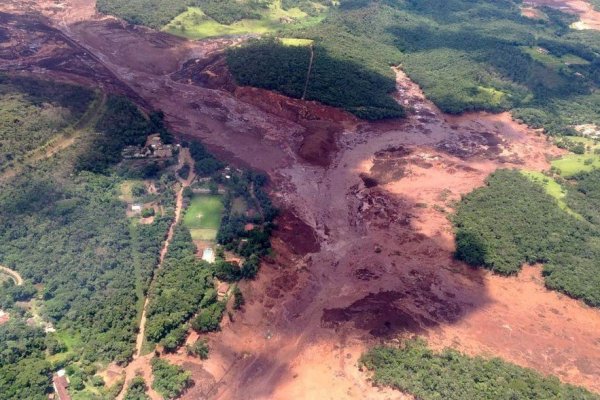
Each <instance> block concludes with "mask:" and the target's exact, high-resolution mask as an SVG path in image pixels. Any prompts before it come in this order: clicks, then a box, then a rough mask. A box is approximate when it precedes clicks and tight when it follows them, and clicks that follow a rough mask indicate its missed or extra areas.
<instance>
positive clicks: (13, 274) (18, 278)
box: [0, 265, 23, 286]
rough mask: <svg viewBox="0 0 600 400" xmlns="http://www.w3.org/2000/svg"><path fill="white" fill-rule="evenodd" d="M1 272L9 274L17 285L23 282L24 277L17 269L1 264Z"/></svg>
mask: <svg viewBox="0 0 600 400" xmlns="http://www.w3.org/2000/svg"><path fill="white" fill-rule="evenodd" d="M0 273H3V274H6V275H8V276H9V277H10V278H11V279H12V280H13V282H14V283H15V285H17V286H21V285H22V284H23V278H22V277H21V274H19V273H18V272H17V271H15V270H12V269H10V268H8V267H3V266H2V265H0Z"/></svg>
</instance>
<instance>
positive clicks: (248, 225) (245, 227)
mask: <svg viewBox="0 0 600 400" xmlns="http://www.w3.org/2000/svg"><path fill="white" fill-rule="evenodd" d="M251 230H254V224H250V223H248V224H246V225H244V231H246V232H250V231H251Z"/></svg>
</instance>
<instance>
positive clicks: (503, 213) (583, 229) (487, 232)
mask: <svg viewBox="0 0 600 400" xmlns="http://www.w3.org/2000/svg"><path fill="white" fill-rule="evenodd" d="M572 190H573V191H574V192H578V196H576V197H574V198H572V195H571V194H570V193H569V194H568V196H567V201H566V206H567V207H568V209H572V210H573V211H572V212H565V211H563V210H562V209H561V207H560V206H559V203H557V199H556V197H559V198H560V199H561V200H562V199H564V197H561V196H562V193H560V191H558V192H557V188H556V186H554V185H552V184H550V183H548V184H547V185H546V186H543V185H540V184H538V183H536V182H533V181H532V180H530V178H528V177H526V176H525V175H523V174H522V173H520V172H519V171H509V170H500V171H497V172H496V173H494V174H492V175H491V176H490V177H489V178H488V181H487V185H486V186H485V187H483V188H480V189H476V190H474V191H473V192H471V193H470V194H468V195H467V196H465V197H464V198H463V200H462V201H461V203H460V205H459V206H458V208H457V212H456V215H455V216H454V219H453V222H454V225H455V229H456V245H457V250H456V256H457V258H459V259H461V260H464V261H465V262H467V263H469V264H471V265H480V266H484V267H486V268H489V269H491V270H493V271H495V272H498V273H501V274H515V273H517V272H518V271H519V270H520V269H521V266H522V265H523V264H525V263H529V264H534V263H543V264H544V278H545V281H546V286H548V287H549V288H551V289H556V290H559V291H562V292H565V293H567V294H569V295H571V296H573V297H575V298H580V299H583V300H584V301H586V302H587V303H588V304H591V305H594V306H600V275H599V274H598V265H597V261H598V260H599V259H600V225H598V223H597V222H593V223H592V221H594V220H596V221H597V220H598V217H599V215H598V214H599V213H600V209H598V208H596V209H595V211H594V209H593V208H591V207H586V205H587V204H590V201H591V198H586V197H585V196H586V194H585V193H584V192H582V191H578V189H577V187H575V188H573V189H572ZM549 192H550V193H551V194H549ZM575 213H576V214H579V215H583V216H584V217H585V218H581V217H575V216H574V214H575Z"/></svg>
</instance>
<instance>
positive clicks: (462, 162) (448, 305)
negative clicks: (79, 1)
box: [0, 3, 600, 399]
mask: <svg viewBox="0 0 600 400" xmlns="http://www.w3.org/2000/svg"><path fill="white" fill-rule="evenodd" d="M0 7H1V6H0ZM69 7H70V5H69V3H67V6H66V9H69ZM72 14H73V13H72V12H68V13H63V14H61V13H60V12H55V13H54V14H49V15H50V17H51V18H53V21H55V24H56V25H57V26H60V27H61V29H62V30H63V32H64V33H65V34H67V35H69V37H70V38H71V39H72V40H74V41H76V42H77V43H78V44H79V45H81V46H83V47H84V48H85V49H87V51H88V52H90V53H93V54H94V56H95V58H96V59H97V60H100V62H102V64H103V66H104V67H105V68H107V69H109V70H110V71H111V73H112V74H113V75H115V76H117V77H119V79H121V80H123V81H124V82H125V83H126V84H127V85H128V86H129V87H131V88H132V90H135V91H136V93H137V95H139V96H140V97H142V98H144V99H145V101H146V102H147V103H148V104H150V105H152V106H153V107H155V108H157V109H162V110H164V111H165V113H166V116H167V121H168V122H169V124H170V126H171V127H172V128H173V129H175V130H176V131H177V132H180V133H182V134H185V135H186V136H194V137H197V138H200V139H202V140H203V141H204V143H206V144H207V145H208V146H209V148H210V149H211V150H213V151H215V152H217V153H219V154H220V155H221V156H223V157H224V158H226V159H228V160H229V161H233V162H238V163H240V164H243V165H248V166H251V167H254V168H259V169H262V170H265V171H267V172H268V173H269V175H270V176H271V178H272V182H271V188H272V191H273V194H274V197H275V200H276V202H277V203H278V205H280V206H281V207H282V209H283V210H284V212H283V215H282V217H281V219H280V221H279V222H280V229H279V230H278V231H277V233H276V237H275V238H274V240H273V245H274V247H275V250H276V252H275V254H276V258H275V259H274V260H272V261H271V262H268V263H266V264H265V265H264V266H263V268H262V270H261V273H260V274H259V277H258V279H257V280H255V281H252V282H245V283H243V284H242V289H243V291H244V294H245V297H246V299H247V305H246V306H245V310H244V312H243V313H237V314H236V315H235V317H234V322H229V321H227V320H226V321H225V322H224V325H223V329H222V331H221V332H219V333H216V334H212V335H209V336H208V337H209V338H210V345H211V355H210V359H209V360H208V361H207V362H203V363H199V362H198V361H197V360H192V359H189V358H186V357H185V356H181V355H177V356H173V357H172V360H173V361H175V362H177V363H180V364H182V365H185V366H186V368H190V370H192V371H193V373H194V379H195V381H196V385H195V386H194V387H193V388H191V389H190V390H189V391H188V392H187V393H186V394H185V396H184V398H186V399H199V398H205V397H207V395H210V397H211V398H219V399H289V398H301V399H312V398H318V399H340V398H350V399H364V398H368V399H377V398H401V396H402V395H401V394H398V393H397V392H393V391H387V390H378V389H374V388H372V387H371V386H370V384H369V383H368V382H367V381H366V380H365V376H364V375H362V373H360V371H359V370H358V368H357V359H358V357H359V355H360V354H361V353H362V352H363V351H364V350H365V348H366V347H368V346H370V345H372V344H375V343H378V342H380V341H381V340H388V339H391V338H395V337H398V336H400V337H402V336H409V335H420V336H423V337H426V338H428V339H429V340H430V343H432V344H433V345H434V346H444V345H452V346H454V347H456V348H458V349H460V350H463V351H466V352H468V353H469V354H485V355H497V356H501V357H503V358H504V359H507V360H509V361H512V362H516V363H518V364H520V365H523V366H528V367H532V368H535V369H537V370H538V371H541V372H543V373H548V374H550V373H552V374H556V375H558V376H559V377H560V378H561V379H562V380H564V381H566V382H570V383H575V384H581V385H584V386H586V387H588V388H590V389H592V390H595V391H600V383H599V382H600V379H598V378H600V356H599V355H600V337H599V336H598V332H599V331H600V330H599V329H600V313H599V312H598V310H597V309H590V308H589V307H586V306H584V305H583V304H582V303H580V302H577V301H574V300H571V299H568V298H566V297H564V296H562V295H559V294H557V293H555V292H550V291H547V290H546V289H544V287H543V285H542V283H541V282H540V278H539V275H536V274H538V273H537V272H535V271H537V270H535V269H534V270H533V271H534V272H531V271H532V270H530V269H527V270H526V271H525V273H524V274H522V275H521V276H519V277H512V278H502V277H497V276H493V275H491V274H489V273H488V272H486V271H481V270H473V269H471V268H468V267H467V266H465V265H463V264H462V263H458V262H456V261H454V260H453V258H452V251H453V250H454V238H453V235H452V231H451V225H450V223H449V221H448V218H447V215H446V213H445V212H448V211H451V210H452V204H451V202H452V201H455V200H458V199H459V198H460V196H461V195H462V194H465V193H468V192H470V191H471V190H472V189H473V188H476V187H479V186H481V185H483V183H484V180H485V177H486V176H488V175H489V173H491V172H493V171H494V170H496V169H497V168H526V169H531V170H536V171H540V170H544V169H547V168H549V164H548V161H547V160H548V156H552V155H557V154H559V153H560V150H558V149H556V148H554V147H552V146H551V145H550V144H549V143H548V142H547V141H546V139H545V138H544V137H543V136H542V135H541V134H539V132H536V131H533V130H529V129H527V128H526V127H524V126H521V125H518V124H516V123H515V122H513V121H512V120H511V119H510V116H509V115H508V114H500V115H490V114H485V113H473V114H467V115H464V116H461V117H450V116H446V115H443V114H441V113H440V112H439V111H438V110H437V109H436V108H435V107H434V106H433V105H432V104H431V103H430V102H428V101H427V100H426V99H425V98H424V96H423V95H422V93H421V92H420V90H419V88H418V87H417V86H416V85H414V84H413V83H412V82H410V80H408V79H407V78H406V77H405V76H404V75H403V74H402V73H401V71H397V73H398V96H397V97H398V100H399V101H400V102H402V103H405V104H406V105H408V106H410V107H411V108H412V109H413V110H414V111H413V112H412V113H411V115H410V117H409V118H408V119H407V120H406V121H390V122H381V123H366V122H360V121H356V120H355V119H354V118H353V117H351V116H348V115H345V114H343V113H342V115H340V112H339V111H338V110H332V109H328V108H327V107H322V106H319V105H316V104H313V103H302V102H298V101H294V100H290V99H286V98H283V97H281V96H277V95H274V94H272V93H268V92H266V91H260V90H251V91H246V92H244V96H243V99H242V96H241V93H242V92H241V91H236V92H235V93H234V94H232V93H231V91H226V90H220V89H219V88H210V87H202V86H200V84H198V85H195V84H193V79H191V78H193V77H190V79H189V80H185V79H177V80H174V79H172V78H173V77H174V75H173V74H174V73H175V72H177V71H178V70H179V68H180V67H181V66H182V65H183V63H184V62H185V61H187V60H188V59H189V58H196V57H197V58H204V57H208V56H210V55H212V54H214V52H215V51H218V49H219V48H220V47H221V46H223V44H224V43H223V42H219V41H204V42H181V41H178V40H171V39H168V38H164V36H163V35H159V34H152V33H150V32H148V31H146V30H136V29H130V28H127V27H124V26H122V25H119V24H115V23H114V22H110V21H99V20H96V19H93V18H91V19H89V20H86V21H83V22H79V21H82V20H85V18H81V17H78V18H77V19H76V20H75V21H77V22H76V23H72V20H70V19H69V18H71V17H70V15H72ZM152 60H154V61H155V62H150V61H152ZM236 96H240V97H236ZM309 122H310V123H309ZM315 122H317V123H318V124H316V123H315ZM319 124H321V125H324V126H326V127H335V128H336V129H338V130H337V131H336V132H337V136H336V147H335V148H336V149H337V151H335V152H333V154H332V156H331V157H332V159H331V162H329V163H327V164H325V165H327V167H325V168H324V167H321V166H314V165H310V164H308V163H306V162H304V161H303V160H302V159H301V158H300V157H299V156H298V149H299V148H300V147H301V143H302V141H303V140H304V139H305V138H306V137H310V135H311V134H312V133H314V132H313V130H317V129H320V128H322V126H321V125H319ZM389 170H392V171H395V172H399V173H398V174H392V175H389V176H388V175H386V174H385V173H384V172H385V171H389ZM375 173H377V174H379V175H381V179H382V181H381V183H380V185H378V186H375V187H370V188H368V187H365V184H364V182H363V179H361V176H360V175H361V174H375ZM315 237H316V239H314V238H315ZM138 360H141V358H138V359H136V360H134V363H136V362H138ZM132 364H133V363H132ZM145 365H147V363H146V364H145Z"/></svg>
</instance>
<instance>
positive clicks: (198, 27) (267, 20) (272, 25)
mask: <svg viewBox="0 0 600 400" xmlns="http://www.w3.org/2000/svg"><path fill="white" fill-rule="evenodd" d="M323 18H325V13H322V14H321V15H319V16H315V17H311V16H309V15H308V14H306V13H305V12H303V11H301V10H300V9H299V8H291V9H289V10H284V9H283V8H281V4H280V2H274V3H273V4H271V5H269V7H268V8H267V9H266V10H265V11H263V12H261V18H260V19H242V20H241V21H237V22H234V23H232V24H230V25H226V24H221V23H219V22H217V21H215V20H214V19H212V18H210V17H209V16H207V15H206V14H205V13H204V12H203V11H202V9H201V8H199V7H189V8H188V10H187V11H186V12H184V13H183V14H180V15H178V16H177V17H176V18H175V19H173V20H172V21H171V22H169V23H168V24H167V25H166V26H165V27H164V28H163V30H164V31H166V32H169V33H170V34H172V35H177V36H183V37H186V38H189V39H204V38H209V37H218V36H229V35H247V34H265V33H273V32H276V31H278V30H280V29H282V28H284V27H287V26H291V27H295V28H300V27H305V26H310V25H314V24H317V23H319V22H321V21H322V20H323ZM283 21H286V22H283Z"/></svg>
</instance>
